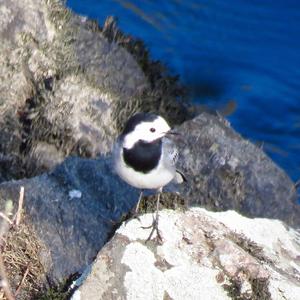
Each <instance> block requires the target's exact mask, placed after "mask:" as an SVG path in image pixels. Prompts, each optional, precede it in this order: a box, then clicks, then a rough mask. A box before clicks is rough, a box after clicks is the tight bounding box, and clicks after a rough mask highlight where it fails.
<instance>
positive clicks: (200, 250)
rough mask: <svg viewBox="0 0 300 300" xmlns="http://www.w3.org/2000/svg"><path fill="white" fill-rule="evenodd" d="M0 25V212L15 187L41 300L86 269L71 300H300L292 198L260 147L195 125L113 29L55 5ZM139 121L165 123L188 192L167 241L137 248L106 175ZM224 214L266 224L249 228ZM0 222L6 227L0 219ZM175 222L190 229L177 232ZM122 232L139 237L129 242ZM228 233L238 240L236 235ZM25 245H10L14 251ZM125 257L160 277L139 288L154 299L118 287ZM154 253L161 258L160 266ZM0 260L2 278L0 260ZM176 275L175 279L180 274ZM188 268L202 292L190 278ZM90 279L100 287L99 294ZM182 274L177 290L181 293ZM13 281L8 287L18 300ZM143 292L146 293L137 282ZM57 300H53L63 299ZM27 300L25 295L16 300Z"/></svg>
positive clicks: (122, 199)
mask: <svg viewBox="0 0 300 300" xmlns="http://www.w3.org/2000/svg"><path fill="white" fill-rule="evenodd" d="M0 15H1V18H0V19H1V21H0V23H1V26H0V37H1V40H2V43H1V44H0V62H1V66H2V68H1V70H0V78H1V81H0V85H1V88H0V99H1V100H0V116H1V117H0V124H1V127H0V128H1V129H0V182H1V184H0V211H2V212H3V211H4V210H5V205H6V204H7V201H9V200H10V201H12V203H13V211H12V214H15V213H16V211H17V209H18V199H19V191H20V187H21V186H23V187H24V188H25V198H24V206H23V216H22V219H23V225H24V226H26V227H24V228H26V235H23V236H26V237H27V238H28V236H31V238H32V241H30V243H31V244H34V243H36V244H37V245H39V246H38V247H36V249H38V250H36V253H35V254H31V255H35V257H32V259H36V260H37V261H38V262H39V264H40V265H41V271H40V273H39V275H37V273H34V272H33V271H32V272H31V271H30V267H28V272H27V273H28V274H29V275H28V276H27V277H28V279H29V278H31V280H32V278H35V280H36V281H38V280H40V282H41V284H40V289H41V290H45V289H49V288H50V287H52V286H57V285H60V284H62V283H63V282H65V281H66V280H69V279H70V278H71V277H72V276H73V275H74V274H81V273H82V272H84V270H86V268H87V267H88V268H90V269H91V270H92V271H91V273H90V275H88V277H87V279H86V282H85V283H83V285H82V286H81V287H80V288H79V289H78V290H76V291H74V290H72V293H74V292H75V293H74V294H73V299H89V300H93V299H125V298H126V299H127V298H128V299H138V298H139V297H140V299H153V298H155V297H157V298H155V299H165V297H169V298H167V299H183V298H185V297H184V294H182V293H183V291H185V290H187V289H188V290H189V291H187V294H186V295H189V297H191V299H200V298H199V294H193V291H195V290H200V291H202V290H203V289H204V287H203V285H205V284H206V285H207V286H209V287H211V288H210V291H211V292H212V291H213V292H212V293H211V294H210V296H209V295H205V297H204V294H203V299H227V298H228V299H242V298H241V297H244V298H243V299H296V298H295V297H296V295H297V294H300V293H299V292H300V281H299V278H300V263H299V253H300V241H299V232H298V231H297V230H299V227H300V221H299V217H298V216H299V215H300V207H299V205H297V204H296V201H297V198H298V195H297V191H296V189H295V185H294V183H293V182H292V181H291V180H290V178H289V177H288V176H287V175H286V174H285V172H284V171H283V170H281V169H280V168H279V167H278V166H276V164H275V163H274V162H273V161H272V160H271V159H270V158H268V157H267V155H266V154H265V153H264V152H263V150H262V149H260V148H259V147H257V146H255V145H253V144H251V143H250V142H249V141H247V140H245V139H243V138H242V137H241V136H240V135H239V134H238V133H236V132H235V131H234V130H233V129H232V128H231V127H230V124H229V123H228V122H227V121H226V119H224V118H223V117H222V116H220V115H218V114H209V113H202V114H200V115H197V114H196V113H195V112H196V111H197V107H193V106H192V105H191V104H190V103H189V102H188V101H187V100H186V98H185V92H184V87H182V86H181V85H180V82H179V80H178V78H177V77H175V76H171V75H169V74H168V73H167V71H166V70H165V69H164V67H163V65H162V64H160V63H159V62H154V61H151V59H150V56H149V53H148V51H147V49H146V48H145V47H144V45H143V43H142V42H141V41H138V40H135V39H133V38H131V37H129V36H126V35H124V34H123V33H121V32H120V31H119V30H118V28H117V27H116V23H115V22H114V20H113V19H112V18H108V19H107V21H106V23H105V25H104V26H103V28H101V27H99V26H98V25H97V24H96V23H95V22H93V21H90V20H88V19H87V18H85V17H81V16H77V15H75V14H73V13H72V12H71V11H69V10H68V9H66V8H65V7H64V6H63V4H62V3H61V2H60V1H58V0H44V1H35V0H26V1H23V2H16V1H13V0H10V1H5V2H3V3H1V11H0ZM140 110H143V111H153V112H156V113H159V114H161V115H163V116H164V117H165V118H166V119H167V120H168V121H169V122H170V123H171V124H172V125H174V126H177V127H178V130H179V131H180V132H181V133H182V135H183V136H184V137H185V138H184V141H182V143H180V144H179V147H180V152H181V157H180V167H181V169H182V170H184V172H185V173H186V174H187V178H188V183H187V184H184V185H182V186H180V187H176V188H178V190H177V192H178V193H179V194H178V195H177V196H176V197H177V198H178V197H180V201H181V200H182V199H183V200H184V201H185V203H186V211H184V212H182V211H177V210H176V212H171V211H168V210H164V211H162V212H161V213H162V219H163V220H164V221H163V224H162V230H163V233H164V232H165V237H166V239H165V243H164V244H163V245H162V246H158V245H151V246H147V245H145V244H144V242H143V238H142V235H143V233H140V229H139V225H138V224H137V223H136V221H130V222H128V223H127V225H125V224H122V221H123V220H124V219H125V218H126V215H127V214H128V212H129V211H130V209H131V208H132V207H133V206H134V204H135V203H136V201H137V199H138V191H137V190H135V189H133V188H131V187H129V186H128V185H126V184H125V183H124V182H121V181H120V179H119V178H118V177H117V176H116V175H115V174H114V173H113V172H112V168H111V161H110V150H111V147H112V144H113V141H114V139H115V137H116V135H117V134H118V132H119V130H120V129H121V127H122V124H123V123H124V120H126V119H127V118H128V116H129V115H131V114H132V113H133V112H136V111H140ZM173 189H174V187H173V186H172V185H171V186H169V187H167V190H169V191H173ZM176 197H175V194H174V193H168V194H166V195H165V198H166V203H169V204H170V203H171V205H168V204H167V205H166V208H170V207H174V206H176V205H174V202H175V201H178V199H177V200H175V198H176ZM149 201H150V200H149ZM199 206H201V207H203V208H205V209H207V210H211V211H222V212H223V211H225V212H223V213H213V212H208V211H205V210H204V209H199V208H197V207H199ZM191 207H196V208H191ZM228 210H235V211H236V212H238V213H240V214H242V215H244V216H247V217H249V218H270V219H269V220H267V219H247V218H246V217H242V216H241V215H239V214H237V213H234V215H233V212H231V211H228ZM220 216H222V218H221V217H220ZM231 216H233V217H232V220H231V222H229V221H228V222H227V221H226V220H227V219H226V218H229V219H230V218H231ZM144 218H146V219H147V218H148V219H149V215H145V216H142V220H144ZM214 218H215V219H214ZM225 219H226V220H225ZM272 219H279V220H281V221H278V220H272ZM191 220H193V221H191ZM224 220H225V221H224ZM262 220H265V221H262ZM1 222H2V223H1V224H2V225H1V226H3V224H4V223H3V222H6V221H5V220H4V219H2V220H1ZM177 222H179V223H182V222H185V223H186V224H185V225H184V226H182V227H180V226H181V225H180V226H179V225H178V224H177ZM243 224H248V225H247V226H249V227H253V228H256V227H257V231H255V232H253V234H252V233H251V232H250V231H249V232H247V231H246V230H245V228H244V227H245V226H246V225H245V226H244V227H243V228H242V229H241V226H242V225H243ZM266 224H268V225H266ZM119 226H121V227H120V228H119ZM174 226H175V227H176V230H177V231H178V230H179V232H180V234H181V235H182V236H180V237H176V239H178V240H177V242H176V243H177V244H176V245H173V246H172V247H173V248H172V249H173V250H171V252H172V253H174V255H175V254H176V253H177V254H178V256H179V257H181V256H184V257H186V255H190V256H191V257H190V258H189V259H187V261H189V262H191V261H192V263H191V265H189V264H188V263H187V261H185V260H182V264H181V265H180V266H177V267H176V268H177V269H176V268H175V265H174V264H173V263H174V262H172V261H171V259H169V258H167V257H166V256H164V255H167V254H166V253H165V252H164V251H167V248H168V245H169V242H171V241H169V238H170V239H171V240H172V238H173V237H172V235H171V234H169V233H168V232H169V231H170V228H175V227H174ZM178 226H179V227H178ZM177 227H178V228H177ZM118 228H119V229H118ZM168 228H169V229H168ZM208 228H209V230H208ZM273 228H276V230H275V231H272V230H273ZM117 229H118V230H117ZM24 230H25V229H24ZM24 230H23V233H24V232H25V231H24ZM116 230H117V233H116V234H115V231H116ZM130 230H132V231H133V232H136V234H137V236H136V237H134V238H132V232H131V231H130ZM174 230H175V229H174ZM268 230H270V232H273V233H272V234H273V235H274V236H276V233H278V239H277V241H275V240H274V241H273V240H272V241H269V239H268V235H269V234H270V233H268V232H267V231H268ZM284 230H285V231H284ZM20 231H22V230H20ZM177 231H176V232H177ZM235 231H237V232H240V233H238V235H237V236H235V233H234V232H235ZM28 232H29V233H28ZM191 232H195V235H193V234H192V233H191ZM196 232H197V234H196ZM258 232H259V234H258ZM280 233H281V235H280ZM138 234H141V236H138ZM178 234H179V233H178ZM191 234H192V236H190V235H191ZM187 235H188V237H187ZM284 236H285V237H286V239H284V238H283V237H284ZM216 237H217V238H216ZM16 239H17V238H16ZM16 239H15V240H16ZM264 239H265V240H266V241H269V243H271V244H268V243H265V242H264ZM15 240H14V239H12V243H15ZM108 241H109V242H108ZM173 242H174V239H173ZM28 245H29V243H27V244H26V243H25V244H24V245H23V246H22V247H23V248H22V247H21V246H20V247H21V248H22V251H24V253H25V252H26V251H27V250H26V249H27V248H28ZM256 245H257V246H256ZM248 246H249V247H250V248H249V247H248ZM136 247H137V248H136ZM149 247H150V248H151V249H150V250H149ZM3 249H7V247H6V248H3ZM3 249H2V251H4V250H3ZM114 249H115V250H114ZM118 249H119V250H118ZM130 249H131V250H130ZM134 249H138V250H136V251H140V250H141V251H142V252H139V253H144V252H145V251H146V252H147V255H146V254H145V255H146V256H145V257H146V259H147V260H148V259H150V260H151V261H152V262H151V264H152V265H153V264H154V266H155V268H156V269H155V268H154V267H153V266H152V265H151V266H150V265H149V268H152V267H153V268H154V269H153V272H154V273H159V274H158V278H160V279H158V278H156V277H155V278H148V279H147V280H149V282H153V287H154V289H155V291H154V290H153V289H149V290H147V291H148V292H147V293H148V294H147V298H141V297H145V295H144V294H143V295H142V296H137V295H139V292H138V290H137V288H138V287H132V290H130V289H131V288H130V286H131V285H128V282H129V281H130V279H128V278H130V276H131V277H132V278H134V276H136V275H135V274H134V266H133V265H131V264H127V262H124V260H125V258H124V257H125V256H124V255H125V254H126V253H127V252H128V251H133V250H134ZM187 249H188V250H187ZM99 251H100V252H99ZM110 251H112V254H111V255H114V254H113V253H115V254H116V255H117V257H114V256H110V254H109V252H110ZM114 251H116V252H114ZM134 251H135V250H134ZM168 251H169V250H168ZM186 251H188V252H186ZM232 252H234V253H236V256H234V255H233V254H232ZM153 253H154V254H153ZM161 253H165V254H164V255H161ZM257 253H259V255H258V254H257ZM270 253H271V254H270ZM297 253H298V254H297ZM153 255H154V256H155V255H158V256H157V257H156V262H155V261H153V259H152V258H151V257H152V256H153ZM226 255H228V256H229V258H228V261H224V257H226ZM3 257H4V263H5V264H6V268H7V269H10V266H9V262H8V258H7V257H8V256H5V253H4V252H3ZM96 257H97V258H96ZM5 258H7V259H6V260H5ZM95 258H96V260H95V262H94V264H93V266H92V267H90V266H91V264H92V263H93V261H94V259H95ZM238 259H239V263H240V267H239V268H240V269H239V270H236V269H234V266H236V263H237V262H236V261H237V260H238ZM109 261H112V262H114V263H115V264H116V265H110V264H109ZM216 262H217V263H216ZM107 263H108V264H107ZM140 263H141V264H143V262H142V261H141V262H140ZM98 264H99V265H100V266H101V268H104V269H105V270H106V271H105V274H104V273H103V270H102V269H101V268H100V267H99V266H98ZM157 264H158V265H157ZM250 265H251V266H250ZM252 265H253V266H255V268H254V269H255V270H254V269H253V268H252ZM99 268H100V269H99ZM178 268H179V269H180V268H182V269H183V270H184V272H183V271H182V272H183V273H180V272H179V273H176V272H175V271H176V270H178ZM190 268H192V270H194V271H195V276H199V277H201V276H204V277H205V278H207V281H206V282H202V281H201V280H200V281H198V282H193V281H192V280H190V279H188V278H189V277H188V274H190V272H191V269H190ZM129 269H130V270H131V271H128V270H129ZM233 269H234V270H235V271H233ZM257 270H259V271H257ZM116 271H117V273H118V272H120V274H121V275H120V274H117V273H114V272H116ZM136 271H137V272H142V273H143V271H141V270H139V269H138V268H137V269H136ZM173 271H174V272H173ZM256 271H257V272H256ZM17 272H19V273H18V274H16V273H17ZM30 272H31V273H30ZM97 272H100V273H99V274H100V275H101V274H102V275H101V276H100V275H99V274H98V273H97ZM101 272H102V273H101ZM253 272H256V273H255V274H254V273H253ZM169 273H172V274H169ZM22 274H24V266H21V267H20V269H19V270H18V269H13V270H12V271H11V273H10V274H8V275H9V277H10V278H17V279H18V280H19V281H20V280H21V279H22V276H23V275H22ZM138 274H139V273H138ZM207 274H210V275H209V276H208V275H207ZM220 274H221V275H220ZM30 276H31V277H30ZM34 276H35V277H34ZM37 276H40V278H36V277H37ZM93 276H96V278H102V279H103V282H98V281H97V282H96V283H95V282H94V277H93ZM168 276H171V277H168ZM185 276H187V280H186V281H181V279H182V278H184V277H185ZM208 278H209V279H208ZM25 279H26V278H25ZM171 279H172V280H174V282H177V281H178V282H179V283H178V284H179V286H180V284H182V286H181V288H180V290H176V289H175V287H174V286H173V288H174V291H175V290H176V292H174V293H173V292H172V286H171V285H169V284H170V282H171ZM18 280H14V281H18ZM128 280H129V281H128ZM145 280H146V277H145ZM19 281H18V282H16V283H15V285H14V283H13V284H12V285H13V286H12V289H13V290H14V291H15V290H16V288H17V286H18V284H19V283H20V282H19ZM91 282H94V285H96V286H93V287H91V286H90V283H91ZM162 282H164V284H162ZM110 283H111V284H112V283H113V284H116V286H114V285H110ZM156 283H157V284H158V286H159V288H156ZM105 284H109V285H110V287H107V286H105ZM97 285H99V286H97ZM140 285H141V286H140V287H141V288H142V287H143V286H144V285H143V282H142V281H141V282H140ZM28 286H29V285H28ZM113 286H114V288H113V289H111V287H113ZM35 289H36V287H35ZM99 289H101V293H102V294H101V293H100V292H99ZM145 291H146V290H145ZM291 291H293V292H291ZM88 292H90V293H94V294H93V295H94V296H91V294H89V293H88ZM114 293H115V294H114ZM149 293H150V294H149ZM151 293H153V294H151ZM155 293H159V295H158V294H157V295H156V294H155ZM67 294H68V295H66V296H64V297H65V298H63V297H62V298H61V299H68V298H69V297H70V293H67ZM79 294H80V297H79ZM97 295H98V296H97ZM99 295H102V296H101V297H100V296H99ZM113 295H115V296H113ZM154 295H156V296H154ZM259 295H260V296H259ZM293 295H295V296H293ZM34 297H36V294H34V293H33V291H32V290H30V288H28V290H26V288H25V287H24V288H23V290H22V289H21V292H20V294H19V295H18V297H17V299H29V298H32V299H34ZM39 297H40V299H42V296H39ZM76 297H79V298H76ZM99 297H100V298H99ZM114 297H115V298H114ZM226 297H227V298H226ZM238 297H240V298H238ZM259 297H260V298H259ZM43 299H52V298H51V297H50V296H49V298H43Z"/></svg>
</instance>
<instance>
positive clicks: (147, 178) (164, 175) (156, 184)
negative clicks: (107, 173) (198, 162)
mask: <svg viewBox="0 0 300 300" xmlns="http://www.w3.org/2000/svg"><path fill="white" fill-rule="evenodd" d="M115 169H116V172H117V173H118V175H119V176H120V177H121V178H122V179H123V180H124V181H126V182H127V183H128V184H130V185H132V186H134V187H136V188H139V189H159V188H161V187H163V186H165V185H167V184H168V183H169V182H170V181H171V180H172V179H173V178H174V176H175V173H176V172H175V168H174V169H172V168H166V167H164V166H161V167H160V168H157V169H154V170H152V171H151V172H149V173H146V174H144V173H140V172H136V171H135V170H134V169H132V168H130V167H128V166H127V165H126V164H125V163H124V162H123V161H122V160H119V163H117V164H116V165H115Z"/></svg>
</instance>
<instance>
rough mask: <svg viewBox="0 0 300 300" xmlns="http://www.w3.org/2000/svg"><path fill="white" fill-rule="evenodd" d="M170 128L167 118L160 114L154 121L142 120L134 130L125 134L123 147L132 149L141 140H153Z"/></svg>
mask: <svg viewBox="0 0 300 300" xmlns="http://www.w3.org/2000/svg"><path fill="white" fill-rule="evenodd" d="M170 129H171V128H170V126H169V125H168V123H167V122H166V120H165V119H164V118H162V117H160V116H159V117H158V118H157V119H155V120H154V121H152V122H142V123H140V124H138V125H137V126H136V127H135V129H134V131H132V132H130V133H129V134H127V135H126V136H125V139H124V141H123V147H124V148H126V149H130V148H132V147H133V145H134V144H135V143H136V142H137V141H139V140H143V141H145V142H149V143H150V142H153V141H154V140H157V139H159V138H162V137H163V136H165V135H166V133H167V132H168V131H169V130H170Z"/></svg>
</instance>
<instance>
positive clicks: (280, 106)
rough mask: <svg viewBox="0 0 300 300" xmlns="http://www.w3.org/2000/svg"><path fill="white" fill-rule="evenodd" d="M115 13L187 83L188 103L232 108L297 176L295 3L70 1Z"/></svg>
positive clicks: (298, 37) (298, 25) (235, 122)
mask: <svg viewBox="0 0 300 300" xmlns="http://www.w3.org/2000/svg"><path fill="white" fill-rule="evenodd" d="M67 5H68V6H69V7H70V8H71V9H72V10H74V11H75V12H77V13H79V14H82V15H86V16H88V17H90V18H93V19H97V20H98V21H99V23H100V24H101V25H102V24H103V23H104V20H105V18H106V17H107V16H109V15H113V16H115V17H117V18H118V25H119V27H120V28H121V29H122V30H123V31H124V32H126V33H128V34H130V35H132V36H135V37H139V38H141V39H143V40H144V41H145V43H146V45H147V46H148V47H149V49H150V50H151V54H152V58H154V59H159V60H161V61H163V62H164V63H165V64H166V65H167V66H168V67H169V69H170V70H171V72H172V73H174V74H179V75H180V77H181V80H182V82H183V83H184V84H185V85H187V86H188V88H189V91H190V94H191V96H192V99H193V101H195V102H197V103H200V104H206V105H209V106H211V107H213V108H217V109H222V108H224V106H226V103H227V102H228V101H234V103H236V110H235V111H234V112H233V113H232V114H231V115H229V116H228V118H229V120H230V122H231V124H232V126H233V127H234V128H235V129H236V130H237V131H238V132H240V133H241V134H242V135H243V136H244V137H246V138H248V139H250V140H251V141H253V142H258V143H263V145H264V149H265V151H266V152H267V153H268V154H269V155H270V156H271V157H272V158H273V159H274V160H275V161H276V162H277V163H278V164H279V165H280V166H281V167H282V168H283V169H285V170H286V171H287V173H288V174H289V175H290V176H291V178H292V179H294V180H298V179H299V178H300V155H299V152H300V1H298V0H294V1H293V0H285V1H282V0H279V1H269V0H265V1H261V0H251V1H250V0H248V1H242V0H240V1H237V0H230V1H229V0H228V1H224V0H215V1H209V0H206V1H196V0H185V1H183V0H169V1H166V0H161V1H151V0H143V1H137V0H130V1H124V0H116V1H108V0H101V1H100V0H85V1H82V0H68V1H67Z"/></svg>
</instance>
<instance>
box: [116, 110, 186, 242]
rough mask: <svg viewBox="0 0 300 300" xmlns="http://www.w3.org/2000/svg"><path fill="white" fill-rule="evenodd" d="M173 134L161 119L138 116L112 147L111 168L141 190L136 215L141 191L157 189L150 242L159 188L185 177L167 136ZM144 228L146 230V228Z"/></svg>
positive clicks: (138, 114) (154, 229) (131, 121)
mask: <svg viewBox="0 0 300 300" xmlns="http://www.w3.org/2000/svg"><path fill="white" fill-rule="evenodd" d="M172 134H176V133H175V132H174V131H171V128H170V126H169V125H168V123H167V122H166V120H165V119H163V118H162V117H161V116H158V115H155V114H152V113H137V114H135V115H133V116H132V117H131V118H130V119H129V120H128V121H127V123H126V125H125V127H124V130H123V132H122V133H121V134H120V136H119V137H118V139H117V141H116V143H115V147H114V155H113V157H114V167H115V170H116V172H117V174H118V175H119V176H120V177H121V178H122V179H123V180H124V181H126V182H127V183H128V184H130V185H132V186H134V187H136V188H139V189H141V193H140V197H139V200H138V203H137V205H136V209H135V213H136V214H137V211H138V207H139V204H140V201H141V198H142V195H143V190H144V189H156V190H158V196H157V202H156V216H155V218H154V220H153V224H152V225H151V226H149V227H148V228H151V227H152V231H151V233H150V235H149V237H148V239H147V240H150V239H151V237H152V235H153V233H154V231H156V233H157V239H159V240H160V241H161V240H162V239H161V236H160V233H159V230H158V210H159V201H160V193H161V192H162V188H163V187H164V186H165V185H167V184H168V183H169V182H170V181H171V180H173V179H175V181H176V182H177V183H181V182H182V181H183V180H184V179H185V178H184V176H183V174H182V173H181V172H179V171H178V170H177V169H176V162H177V160H178V151H177V148H176V146H175V144H174V143H173V141H172V140H171V139H169V138H168V136H170V135H172ZM145 228H146V227H145Z"/></svg>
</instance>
